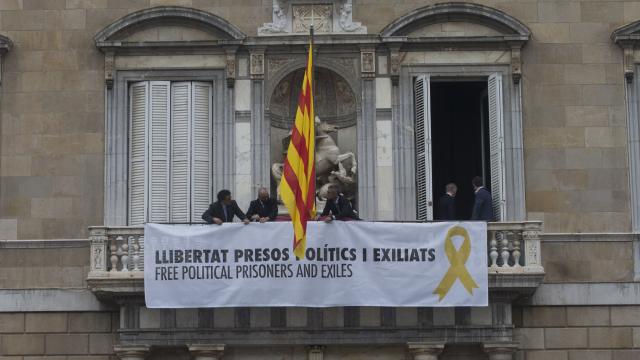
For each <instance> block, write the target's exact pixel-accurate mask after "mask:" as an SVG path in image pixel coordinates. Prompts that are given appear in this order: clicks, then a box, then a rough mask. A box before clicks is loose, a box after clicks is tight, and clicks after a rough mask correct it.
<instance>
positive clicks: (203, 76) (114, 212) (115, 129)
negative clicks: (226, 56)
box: [104, 69, 233, 226]
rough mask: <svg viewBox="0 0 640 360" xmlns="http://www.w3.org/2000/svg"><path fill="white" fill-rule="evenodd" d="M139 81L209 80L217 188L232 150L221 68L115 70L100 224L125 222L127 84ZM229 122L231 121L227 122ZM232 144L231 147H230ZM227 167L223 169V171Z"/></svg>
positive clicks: (229, 98) (229, 100)
mask: <svg viewBox="0 0 640 360" xmlns="http://www.w3.org/2000/svg"><path fill="white" fill-rule="evenodd" d="M140 81H171V82H174V81H201V82H210V83H211V84H212V107H213V108H212V113H211V118H212V122H211V129H212V131H213V147H212V149H211V158H212V161H213V167H212V173H213V177H212V179H211V180H212V187H213V189H216V188H218V187H219V186H221V184H224V183H225V182H226V181H227V179H226V177H225V174H227V173H233V172H232V171H231V172H229V171H228V169H227V168H228V167H229V164H233V158H232V157H233V154H232V153H233V152H232V151H224V149H225V148H226V149H228V148H229V146H232V145H233V144H232V143H231V145H230V144H229V142H231V141H233V133H232V131H233V126H232V125H233V118H232V116H233V113H232V112H231V111H229V109H228V108H229V106H230V105H229V104H233V89H232V88H231V89H229V88H228V87H227V86H226V83H225V70H224V69H184V70H182V69H171V70H162V69H158V70H118V71H116V72H115V74H114V83H113V87H112V88H111V89H107V90H106V99H105V117H106V120H105V134H106V136H105V181H104V183H105V187H104V208H105V211H104V225H106V226H127V225H129V141H130V139H129V136H130V134H129V88H130V85H131V84H132V83H135V82H140ZM229 124H231V125H229ZM231 148H233V147H231ZM225 169H227V171H225Z"/></svg>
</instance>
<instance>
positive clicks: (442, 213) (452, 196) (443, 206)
mask: <svg viewBox="0 0 640 360" xmlns="http://www.w3.org/2000/svg"><path fill="white" fill-rule="evenodd" d="M445 190H446V193H445V194H444V195H442V197H441V198H440V202H439V203H438V213H437V219H438V220H444V221H452V220H456V193H457V192H458V187H457V186H456V184H454V183H450V184H447V186H446V189H445Z"/></svg>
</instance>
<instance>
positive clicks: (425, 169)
mask: <svg viewBox="0 0 640 360" xmlns="http://www.w3.org/2000/svg"><path fill="white" fill-rule="evenodd" d="M414 97H415V98H414V103H415V121H416V124H415V129H416V140H415V141H416V193H417V197H418V198H417V202H416V203H417V219H418V220H433V191H432V190H433V183H432V178H431V163H432V153H431V110H430V109H431V94H430V81H429V76H428V75H421V76H419V77H418V78H416V81H415V84H414Z"/></svg>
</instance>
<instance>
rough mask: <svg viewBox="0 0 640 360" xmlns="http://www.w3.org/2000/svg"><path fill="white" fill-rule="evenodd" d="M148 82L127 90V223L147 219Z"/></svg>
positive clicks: (139, 222)
mask: <svg viewBox="0 0 640 360" xmlns="http://www.w3.org/2000/svg"><path fill="white" fill-rule="evenodd" d="M148 94H149V83H147V82H140V83H135V84H133V85H131V88H130V91H129V134H130V135H129V225H140V224H143V223H144V222H146V220H147V214H146V209H147V203H146V196H145V194H146V171H145V167H146V160H145V158H146V148H147V145H146V144H147V140H146V134H147V131H146V129H147V117H148Z"/></svg>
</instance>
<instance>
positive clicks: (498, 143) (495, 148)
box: [488, 73, 506, 221]
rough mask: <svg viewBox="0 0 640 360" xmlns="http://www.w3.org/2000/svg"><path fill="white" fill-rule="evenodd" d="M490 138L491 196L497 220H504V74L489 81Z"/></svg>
mask: <svg viewBox="0 0 640 360" xmlns="http://www.w3.org/2000/svg"><path fill="white" fill-rule="evenodd" d="M488 96H489V138H490V156H491V159H490V162H491V197H492V200H493V213H494V218H495V220H498V221H500V220H503V219H504V216H505V212H506V196H505V171H504V118H503V113H502V111H503V105H502V74H498V73H496V74H492V75H491V76H489V81H488Z"/></svg>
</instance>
